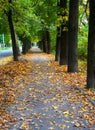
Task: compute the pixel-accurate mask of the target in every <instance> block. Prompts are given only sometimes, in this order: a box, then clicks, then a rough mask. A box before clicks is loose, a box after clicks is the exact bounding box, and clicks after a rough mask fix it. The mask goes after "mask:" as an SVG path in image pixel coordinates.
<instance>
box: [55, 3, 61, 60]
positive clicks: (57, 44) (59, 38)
mask: <svg viewBox="0 0 95 130" xmlns="http://www.w3.org/2000/svg"><path fill="white" fill-rule="evenodd" d="M59 9H60V1H57V22H58V23H57V24H58V25H57V34H56V50H55V61H60V42H61V25H60V24H59V21H58V19H59V16H60V11H59Z"/></svg>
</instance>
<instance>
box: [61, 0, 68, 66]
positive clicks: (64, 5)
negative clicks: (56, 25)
mask: <svg viewBox="0 0 95 130" xmlns="http://www.w3.org/2000/svg"><path fill="white" fill-rule="evenodd" d="M60 8H61V9H64V12H63V11H62V12H60V13H61V16H62V17H66V16H67V13H66V9H67V0H60ZM67 35H68V32H67V22H66V21H63V22H62V25H61V41H60V65H67V64H68V43H67V38H68V37H67Z"/></svg>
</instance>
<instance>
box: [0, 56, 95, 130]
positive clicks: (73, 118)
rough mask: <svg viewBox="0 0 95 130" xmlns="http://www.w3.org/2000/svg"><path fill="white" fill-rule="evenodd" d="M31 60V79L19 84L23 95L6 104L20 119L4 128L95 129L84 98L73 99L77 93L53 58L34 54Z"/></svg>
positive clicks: (45, 129) (19, 90)
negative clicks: (57, 69)
mask: <svg viewBox="0 0 95 130" xmlns="http://www.w3.org/2000/svg"><path fill="white" fill-rule="evenodd" d="M31 60H32V61H33V66H32V69H33V71H32V74H31V75H30V76H31V80H30V79H28V77H27V78H26V80H25V81H22V82H24V84H23V85H22V83H18V85H16V87H15V91H18V92H19V95H18V97H17V98H16V101H15V103H14V104H12V105H11V106H6V109H7V110H8V111H9V113H11V114H12V116H13V117H14V118H15V119H16V120H15V121H13V122H11V121H10V122H7V123H6V125H5V126H3V128H2V130H95V128H94V127H95V126H90V125H89V123H88V122H87V121H86V120H85V119H83V118H82V115H83V113H82V111H81V109H82V108H83V107H84V104H82V103H81V100H82V99H81V98H80V99H78V102H74V103H72V102H71V100H70V99H71V97H72V95H75V98H76V96H77V93H76V92H75V91H74V90H73V89H71V87H70V86H65V85H64V81H63V78H62V75H60V74H57V73H55V71H54V70H53V69H52V68H50V67H49V66H48V62H49V61H50V59H49V58H48V57H47V58H46V57H44V55H42V56H41V55H40V54H37V55H35V54H34V56H32V58H31ZM78 98H79V97H78ZM84 113H85V111H84ZM89 113H90V108H89ZM91 128H92V129H91Z"/></svg>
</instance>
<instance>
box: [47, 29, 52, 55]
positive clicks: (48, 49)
mask: <svg viewBox="0 0 95 130" xmlns="http://www.w3.org/2000/svg"><path fill="white" fill-rule="evenodd" d="M46 41H47V53H48V54H50V53H51V44H50V32H49V30H48V29H47V30H46Z"/></svg>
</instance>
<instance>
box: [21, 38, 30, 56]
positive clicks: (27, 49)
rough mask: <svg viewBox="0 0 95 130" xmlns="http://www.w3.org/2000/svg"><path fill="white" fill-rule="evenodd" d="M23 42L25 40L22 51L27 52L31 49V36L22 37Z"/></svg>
mask: <svg viewBox="0 0 95 130" xmlns="http://www.w3.org/2000/svg"><path fill="white" fill-rule="evenodd" d="M22 42H23V45H22V53H23V54H26V53H27V52H28V51H29V49H30V48H31V42H30V40H29V38H27V37H24V38H23V39H22Z"/></svg>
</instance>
